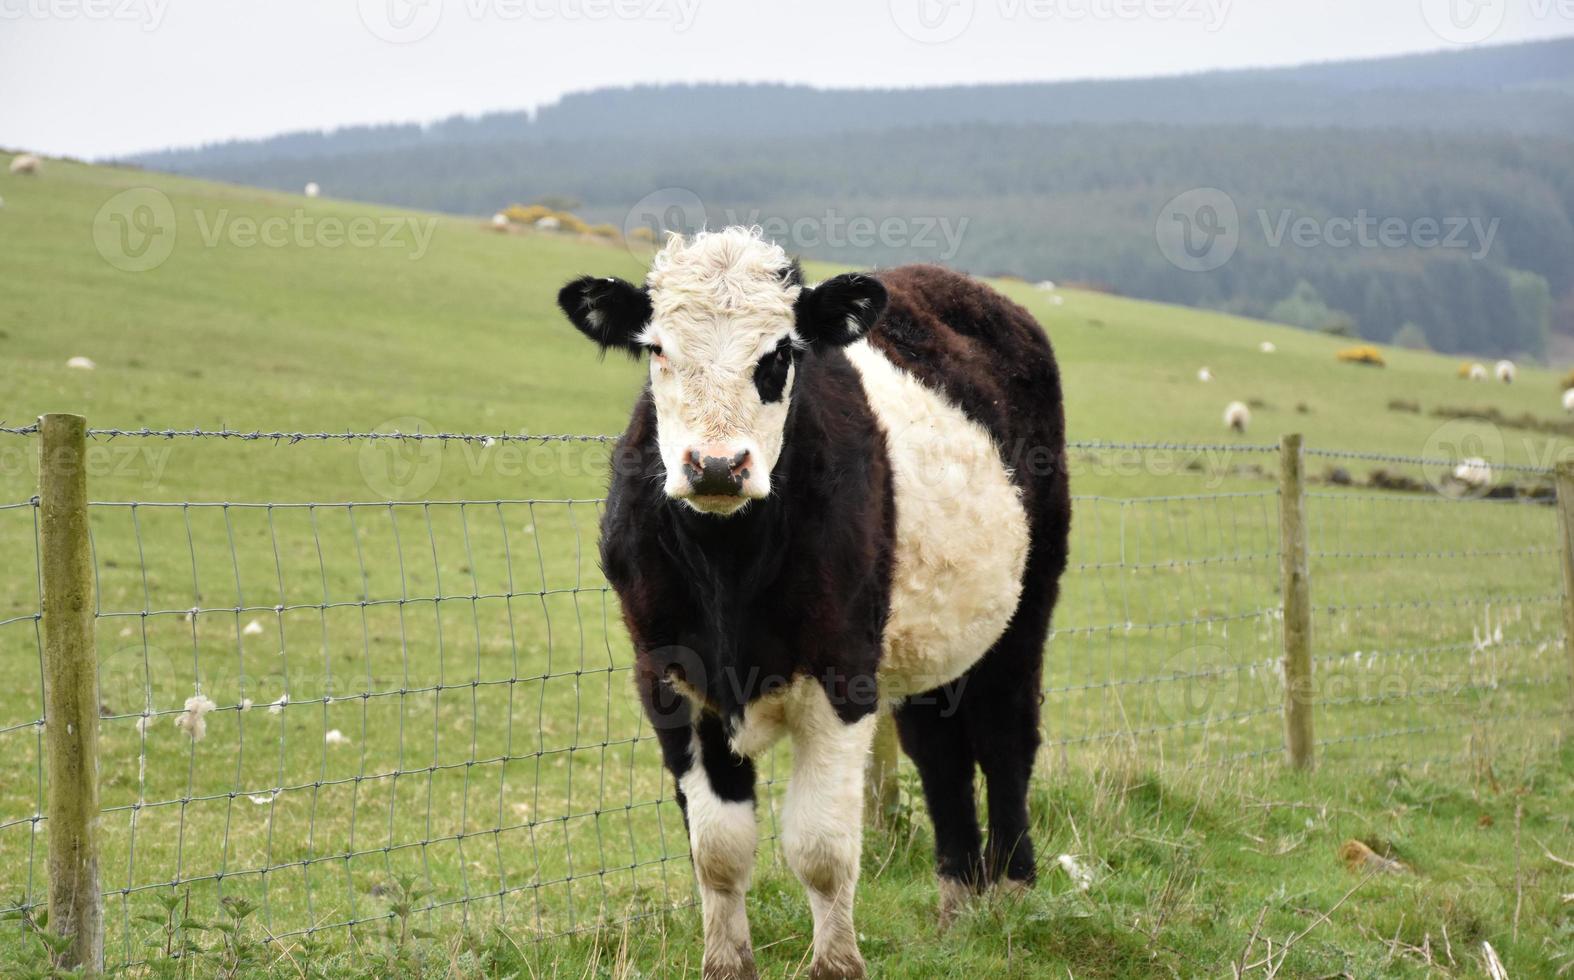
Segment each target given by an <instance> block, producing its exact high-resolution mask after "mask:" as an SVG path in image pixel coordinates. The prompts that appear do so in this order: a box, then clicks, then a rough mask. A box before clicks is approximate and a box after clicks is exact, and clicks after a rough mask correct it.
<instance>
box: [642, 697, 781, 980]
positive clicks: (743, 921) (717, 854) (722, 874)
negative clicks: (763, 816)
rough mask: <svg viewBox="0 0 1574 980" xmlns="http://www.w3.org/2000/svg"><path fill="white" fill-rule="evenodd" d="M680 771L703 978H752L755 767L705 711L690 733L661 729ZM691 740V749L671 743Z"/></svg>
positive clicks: (670, 758)
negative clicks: (700, 922)
mask: <svg viewBox="0 0 1574 980" xmlns="http://www.w3.org/2000/svg"><path fill="white" fill-rule="evenodd" d="M661 735H662V741H663V748H664V749H666V750H667V751H666V753H665V754H666V755H667V763H668V766H669V767H670V768H672V770H673V772H675V773H676V774H677V776H678V792H679V797H678V799H679V802H680V803H681V804H682V806H683V815H684V819H685V820H686V822H687V823H688V828H689V853H690V856H691V858H692V860H693V863H694V877H695V879H696V880H697V881H698V882H699V886H700V905H701V910H702V915H703V919H704V925H705V960H704V970H703V973H704V978H705V980H755V978H756V977H757V976H758V974H757V973H756V972H755V968H754V950H753V947H752V946H751V944H750V941H749V917H748V911H747V909H746V907H745V898H746V896H747V894H748V891H749V876H750V875H751V874H752V873H753V871H754V851H755V844H756V841H757V839H758V829H757V825H756V823H755V818H754V764H753V763H751V762H750V761H749V760H747V759H740V758H738V757H737V756H735V755H733V753H732V750H731V748H729V747H728V745H727V738H726V735H725V734H724V732H723V729H722V723H721V721H720V719H718V718H717V717H716V716H714V715H709V714H707V715H702V716H701V717H700V718H699V719H698V720H697V721H696V722H695V723H694V726H693V728H692V730H691V731H677V732H674V731H664V732H662V733H661ZM683 738H686V739H687V741H688V743H689V744H688V747H687V749H686V750H685V748H684V747H683V746H681V745H671V746H669V745H668V744H667V743H669V742H673V741H675V740H677V739H683ZM685 754H686V755H687V758H685Z"/></svg>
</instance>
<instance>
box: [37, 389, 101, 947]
mask: <svg viewBox="0 0 1574 980" xmlns="http://www.w3.org/2000/svg"><path fill="white" fill-rule="evenodd" d="M38 421H39V429H38V433H39V441H38V457H39V467H38V507H39V517H40V520H39V529H40V530H39V536H40V542H39V547H40V559H41V562H42V565H43V577H44V582H43V587H44V594H43V632H44V748H45V764H46V765H47V767H48V777H47V781H48V784H49V795H48V801H47V807H48V823H47V826H46V830H47V831H48V834H49V926H48V928H49V931H51V932H53V933H54V934H56V935H58V936H61V937H70V939H71V943H70V945H69V946H67V947H66V948H65V949H64V950H63V951H61V952H60V953H59V955H58V957H57V963H58V965H59V966H61V967H63V968H66V969H80V970H83V971H85V972H88V973H96V972H99V971H101V970H102V969H103V966H104V915H103V905H102V896H101V895H100V893H99V884H98V653H97V649H96V648H95V647H94V645H93V612H94V610H93V568H92V556H91V554H90V553H89V545H88V514H87V422H86V420H84V419H83V418H82V417H81V416H80V415H45V416H42V417H41V418H40V419H39V420H38Z"/></svg>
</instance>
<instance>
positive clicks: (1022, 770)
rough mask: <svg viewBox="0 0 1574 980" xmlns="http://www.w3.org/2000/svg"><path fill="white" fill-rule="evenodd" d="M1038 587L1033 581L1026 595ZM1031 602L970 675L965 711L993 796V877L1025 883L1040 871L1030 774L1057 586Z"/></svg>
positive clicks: (994, 881) (987, 870)
mask: <svg viewBox="0 0 1574 980" xmlns="http://www.w3.org/2000/svg"><path fill="white" fill-rule="evenodd" d="M1035 593H1036V590H1034V589H1031V588H1029V589H1025V590H1024V595H1025V596H1033V595H1035ZM1036 594H1037V595H1038V596H1040V597H1041V598H1040V599H1039V601H1038V602H1031V601H1029V600H1028V599H1027V598H1024V600H1023V604H1022V605H1021V606H1020V607H1019V608H1018V609H1017V615H1016V616H1015V617H1014V618H1013V619H1012V621H1011V625H1010V626H1009V627H1007V629H1006V632H1005V633H1004V634H1003V635H1002V636H1001V637H1000V639H999V640H998V641H997V642H996V643H995V645H994V646H993V647H992V648H990V650H989V652H988V653H986V654H985V655H984V657H983V659H982V660H980V661H979V662H978V664H977V665H976V666H974V667H973V669H972V670H971V671H970V672H969V673H968V674H967V676H966V677H965V678H963V680H964V682H965V683H966V690H964V691H963V692H962V711H963V714H964V715H965V716H966V719H967V735H968V741H969V742H970V743H971V745H972V754H973V757H974V758H975V759H976V760H978V766H979V768H980V769H982V770H983V772H984V781H985V786H986V792H987V794H988V800H989V841H988V843H987V844H986V846H985V848H984V875H985V881H986V882H987V883H989V884H991V885H999V886H1001V887H1002V888H1005V889H1009V890H1013V891H1020V890H1022V889H1025V888H1027V887H1029V886H1031V885H1032V884H1033V882H1034V880H1035V879H1036V877H1037V867H1036V865H1035V863H1034V857H1033V839H1032V838H1031V837H1030V836H1029V835H1028V809H1027V797H1028V782H1029V780H1030V779H1031V777H1032V775H1033V762H1034V758H1035V757H1036V756H1037V754H1038V747H1039V744H1040V742H1041V741H1042V737H1041V735H1040V732H1039V706H1040V702H1041V700H1042V692H1041V688H1042V677H1043V663H1044V639H1045V636H1046V635H1047V633H1048V630H1049V613H1050V610H1051V609H1053V607H1054V598H1055V589H1054V586H1053V585H1051V586H1050V587H1049V588H1048V590H1047V595H1044V593H1043V592H1037V593H1036Z"/></svg>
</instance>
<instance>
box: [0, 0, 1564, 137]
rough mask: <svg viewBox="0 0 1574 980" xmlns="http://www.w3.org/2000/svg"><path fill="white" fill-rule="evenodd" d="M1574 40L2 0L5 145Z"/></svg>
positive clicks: (1485, 29)
mask: <svg viewBox="0 0 1574 980" xmlns="http://www.w3.org/2000/svg"><path fill="white" fill-rule="evenodd" d="M1569 34H1574V0H0V146H9V147H17V148H27V149H33V150H40V151H43V152H46V153H67V154H76V155H81V156H99V155H105V154H113V153H123V152H129V151H133V150H141V149H152V148H158V147H164V146H170V145H187V144H194V143H200V142H206V141H212V140H219V139H226V138H231V137H237V136H241V137H244V136H264V135H268V134H271V133H276V132H279V131H283V130H290V129H303V128H317V127H328V126H335V125H341V124H345V123H355V122H382V121H407V120H430V119H436V118H440V117H443V116H447V115H452V114H455V113H477V112H482V111H486V110H493V109H517V108H524V107H529V106H534V105H539V104H541V103H543V102H549V101H551V100H553V99H554V98H556V97H557V96H559V95H561V94H563V93H564V92H571V91H577V90H582V89H588V88H595V87H599V86H604V85H614V84H624V83H630V82H664V81H736V80H750V81H765V80H769V81H793V82H807V83H811V84H814V85H821V86H843V85H851V86H876V85H878V86H889V85H900V86H908V85H931V84H937V83H947V82H978V81H1015V80H1028V79H1032V80H1044V79H1069V78H1092V77H1098V78H1108V77H1132V76H1143V75H1157V74H1172V73H1178V72H1190V71H1201V70H1206V69H1210V68H1226V67H1246V66H1254V65H1284V64H1295V63H1301V62H1307V61H1323V60H1330V59H1343V58H1352V57H1362V56H1371V55H1382V54H1391V53H1399V52H1410V51H1427V50H1436V49H1446V48H1450V47H1457V46H1459V45H1461V44H1465V43H1475V42H1479V41H1481V40H1486V41H1488V42H1489V43H1504V42H1510V41H1519V40H1530V39H1538V38H1548V37H1555V36H1561V35H1569Z"/></svg>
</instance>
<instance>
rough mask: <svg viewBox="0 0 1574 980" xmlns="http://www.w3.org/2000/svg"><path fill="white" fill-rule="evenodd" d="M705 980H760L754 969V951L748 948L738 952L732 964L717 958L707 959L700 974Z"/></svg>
mask: <svg viewBox="0 0 1574 980" xmlns="http://www.w3.org/2000/svg"><path fill="white" fill-rule="evenodd" d="M700 975H701V977H703V978H704V980H760V974H759V972H758V971H756V970H755V969H754V951H753V950H751V949H749V948H748V947H747V946H744V947H741V948H740V949H739V950H738V955H737V957H736V958H734V959H732V960H731V961H730V962H725V963H723V962H720V961H719V960H718V959H716V958H712V957H709V956H707V957H705V966H704V969H703V970H702V971H701V973H700Z"/></svg>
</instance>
